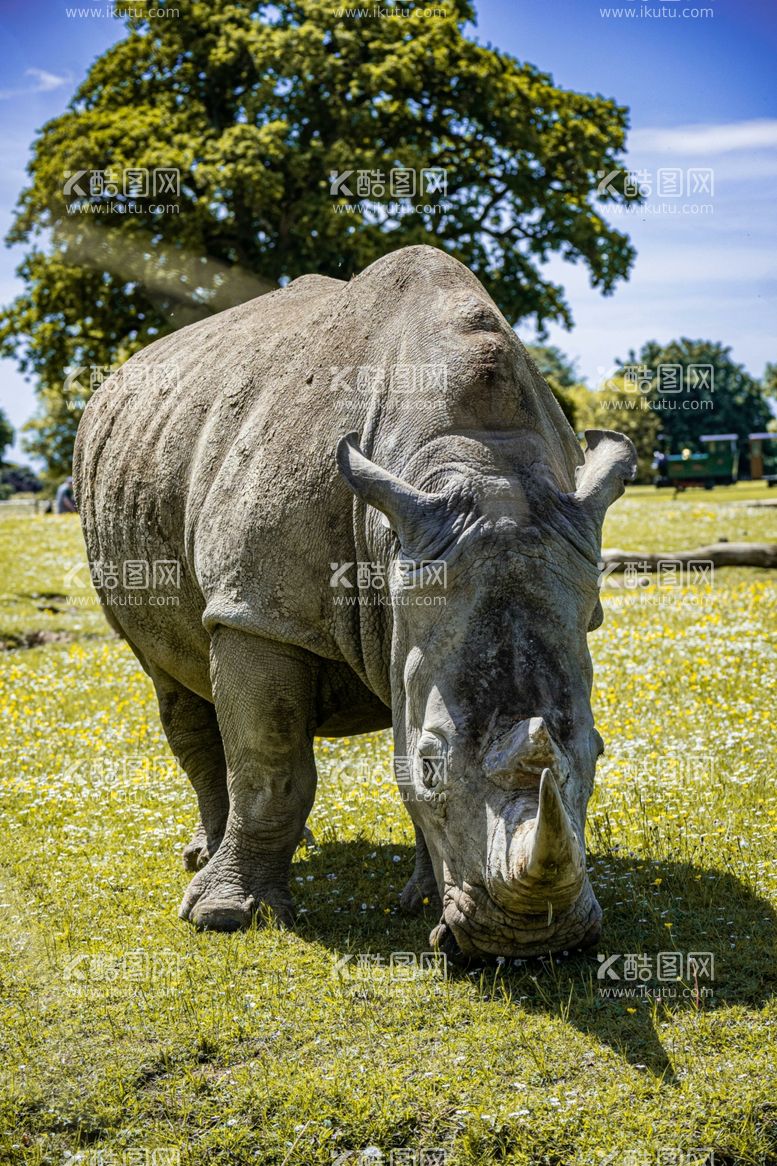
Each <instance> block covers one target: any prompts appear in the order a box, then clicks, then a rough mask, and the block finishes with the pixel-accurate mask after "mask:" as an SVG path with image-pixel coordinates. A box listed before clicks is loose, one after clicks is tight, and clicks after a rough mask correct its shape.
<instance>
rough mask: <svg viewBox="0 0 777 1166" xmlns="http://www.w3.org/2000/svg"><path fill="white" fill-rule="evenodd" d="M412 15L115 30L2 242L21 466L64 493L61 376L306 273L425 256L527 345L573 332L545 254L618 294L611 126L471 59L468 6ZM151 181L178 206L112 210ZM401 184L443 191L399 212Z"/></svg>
mask: <svg viewBox="0 0 777 1166" xmlns="http://www.w3.org/2000/svg"><path fill="white" fill-rule="evenodd" d="M155 7H156V5H155ZM405 7H407V8H409V9H414V14H413V16H412V17H409V18H406V17H403V18H401V19H399V18H396V19H391V18H386V19H373V18H371V17H370V16H367V15H365V16H343V15H337V14H336V10H335V9H333V8H332V7H330V6H329V5H325V4H321V3H320V0H292V2H288V0H279V2H278V3H275V4H271V5H270V4H262V3H258V2H257V0H207V3H206V2H195V3H192V4H190V5H187V7H186V16H185V19H165V18H156V19H148V18H146V17H145V16H143V15H136V16H132V17H129V18H128V19H127V35H126V37H125V38H124V39H123V40H121V41H120V42H119V43H117V44H116V45H114V46H113V47H112V48H110V49H109V50H108V51H107V52H105V53H104V54H103V55H102V56H101V57H100V58H99V59H98V60H97V61H96V62H95V64H94V65H93V66H92V68H91V69H90V71H89V74H88V76H87V77H86V78H85V80H84V81H83V83H82V84H81V85H80V86H79V88H78V90H77V92H76V94H75V96H74V98H73V100H72V102H71V104H70V106H69V108H68V110H67V112H66V113H64V114H63V115H62V116H61V117H58V118H56V119H54V120H53V121H51V122H50V123H48V125H46V126H45V127H44V128H43V130H42V131H41V133H40V135H39V137H38V138H37V140H36V142H35V143H34V149H33V157H32V161H31V163H30V166H29V174H30V184H29V186H28V187H27V188H26V190H25V191H24V192H23V194H22V196H21V199H20V204H19V208H18V213H17V216H16V219H15V222H14V224H13V226H12V229H11V231H10V234H9V236H8V241H9V242H10V243H17V244H18V243H22V244H26V245H27V247H28V251H27V254H26V257H25V258H24V260H23V262H22V264H21V267H20V269H19V273H20V275H21V277H22V279H23V281H24V283H25V290H24V291H23V292H22V294H21V295H20V296H19V297H18V298H17V299H16V301H15V302H14V303H13V304H11V305H10V306H9V307H8V308H7V309H6V310H5V311H4V312H3V313H2V315H0V351H2V352H4V353H5V354H8V353H14V354H16V356H17V358H18V360H19V363H20V365H21V366H22V368H23V369H24V370H25V371H26V372H28V373H29V374H31V375H32V376H34V377H35V378H36V379H37V381H38V384H39V386H40V389H41V392H42V394H43V404H42V415H41V418H40V420H41V422H42V423H41V424H40V425H39V426H38V429H37V430H36V431H35V435H34V436H33V439H32V442H31V446H32V448H33V449H34V450H35V451H36V452H38V453H40V454H42V455H44V456H45V457H46V458H47V459H49V458H53V459H54V461H56V462H57V465H56V466H54V465H52V466H51V467H50V469H51V472H53V473H61V472H62V471H63V470H65V469H66V467H65V466H64V464H63V462H62V457H67V456H68V455H67V450H68V448H69V445H70V444H71V443H72V432H73V431H74V428H75V425H76V423H77V421H78V409H77V408H75V409H74V408H73V407H72V403H71V407H69V408H68V406H67V404H63V401H62V399H61V398H62V397H63V389H62V386H63V382H64V381H65V378H66V377H67V376H68V374H69V373H70V371H71V370H73V369H75V368H88V367H90V366H99V367H105V366H112V365H114V364H116V363H119V362H121V361H122V360H124V359H126V357H127V356H128V355H130V354H131V353H132V352H134V351H136V350H137V349H139V348H141V347H143V346H144V345H145V344H147V343H149V341H151V340H153V339H154V338H156V337H157V336H159V335H161V334H163V333H165V332H168V331H170V330H173V329H176V328H179V327H180V326H182V325H183V324H186V323H189V322H190V321H192V320H195V319H198V318H201V317H202V316H204V315H207V314H209V313H212V312H215V311H219V310H221V309H222V308H225V307H228V306H231V305H232V304H234V303H238V302H242V301H244V300H245V299H248V298H250V297H251V296H253V295H256V294H259V293H260V292H262V291H265V290H268V289H271V288H273V287H278V286H279V285H282V284H283V283H284V282H286V281H287V280H289V279H293V278H294V277H296V276H298V275H301V274H303V273H306V272H311V271H317V272H321V273H323V274H325V275H331V276H339V277H341V278H348V277H350V276H351V275H352V274H353V273H354V272H357V271H359V270H361V269H362V268H364V267H365V266H367V265H368V264H369V263H370V262H372V261H373V260H375V259H376V258H378V257H379V256H381V255H382V254H384V253H385V252H387V251H390V250H393V249H395V248H397V247H400V246H404V245H407V244H413V243H429V244H432V245H434V246H438V247H442V248H445V249H447V250H448V251H450V252H451V253H453V254H454V255H456V256H457V257H458V258H459V259H461V260H462V261H463V262H464V263H465V264H467V265H468V266H469V267H470V268H471V269H472V270H473V271H474V272H475V273H476V274H477V275H478V276H479V278H480V279H481V280H482V282H483V283H484V285H485V287H486V288H487V289H488V291H489V292H490V294H491V295H492V296H493V297H494V299H495V300H496V302H497V304H498V305H499V306H500V308H501V309H502V311H503V312H504V313H505V315H506V316H507V317H508V319H509V320H510V321H511V322H512V323H516V322H517V321H519V320H521V319H526V318H533V319H534V321H535V322H536V324H537V325H538V326H539V328H540V329H541V328H542V326H543V325H544V324H545V323H546V322H549V321H558V322H561V323H562V324H564V325H567V326H569V325H570V324H571V314H570V309H569V305H568V303H567V301H566V299H565V296H564V291H563V288H562V287H561V286H560V285H559V284H557V283H554V282H553V281H552V280H551V279H549V277H548V276H547V274H546V273H545V271H544V266H543V265H544V263H545V261H546V260H547V259H548V258H549V257H550V256H551V255H553V254H554V253H556V254H560V255H562V256H563V257H564V258H565V259H567V260H569V261H570V262H582V263H583V264H584V265H585V266H586V267H587V269H588V272H589V275H590V279H591V282H592V284H593V285H594V286H596V287H598V288H599V289H600V290H601V291H602V292H603V293H605V294H606V293H609V292H611V291H612V290H613V288H614V287H615V286H616V284H617V282H618V281H619V280H622V279H625V278H626V277H627V276H628V273H629V270H630V267H631V264H632V261H633V258H634V251H633V248H632V246H631V245H630V243H629V241H628V239H627V237H626V236H625V235H624V234H622V233H621V232H618V231H616V230H615V229H614V228H613V227H612V226H611V225H610V224H609V223H608V222H607V220H606V219H605V218H603V217H602V215H601V214H600V213H599V210H600V209H601V208H600V206H599V204H600V203H601V202H603V201H607V200H615V201H623V202H625V201H627V200H628V198H629V195H628V193H627V192H626V191H625V190H624V188H623V185H620V186H618V183H617V182H616V183H612V182H610V183H608V184H607V185H606V188H605V189H604V190H603V191H599V190H598V189H597V184H598V179H599V175H600V174H602V173H610V172H612V171H613V170H617V169H618V168H619V167H620V166H621V159H620V151H621V150H622V149H623V147H624V141H625V135H626V130H627V124H628V123H627V111H626V109H625V108H624V107H622V106H620V105H618V104H616V103H615V102H614V101H612V100H609V99H606V98H604V97H601V96H594V95H588V94H583V93H576V92H572V91H569V90H564V89H561V88H559V87H558V86H556V85H554V83H553V81H552V78H551V77H550V76H548V75H547V74H546V73H543V72H541V71H540V70H539V69H538V68H535V67H534V66H533V65H530V64H525V63H521V62H519V61H517V60H515V59H514V58H513V57H511V56H509V55H507V54H506V53H503V52H500V51H498V50H497V49H494V48H492V47H486V46H483V45H481V44H478V43H476V42H475V41H474V40H472V39H470V38H469V37H468V36H467V35H466V34H465V25H466V23H467V21H469V20H470V19H472V18H473V17H474V12H473V10H472V7H471V5H470V4H469V3H468V2H467V0H452V2H451V3H449V4H446V5H445V6H444V9H440V10H439V11H440V13H441V14H437V15H434V16H429V15H425V14H424V6H423V5H416V4H415V3H414V0H409V3H408V4H407V5H406V6H405ZM139 8H140V9H144V11H145V10H146V9H145V8H144V6H143V5H139V6H136V7H135V8H134V9H133V11H134V12H137V11H138V9H139ZM435 12H437V10H435ZM157 168H170V169H173V170H177V171H179V172H180V190H179V192H178V193H176V194H175V195H174V197H172V198H167V199H164V200H162V199H157V200H156V201H155V200H153V199H151V198H148V197H145V196H143V195H141V194H138V193H137V190H135V191H133V189H132V188H130V190H129V193H124V188H123V185H122V181H121V177H122V175H126V173H127V172H128V171H130V172H131V171H137V170H140V171H148V172H149V173H151V172H153V171H154V170H155V169H157ZM397 169H404V170H409V171H412V172H413V173H415V174H416V175H418V174H420V173H421V172H422V171H438V172H442V173H443V174H444V183H443V185H442V187H440V186H439V185H438V187H437V188H436V189H432V190H431V191H426V192H424V194H423V196H422V197H418V196H416V199H413V198H408V197H399V198H393V197H392V194H391V189H390V184H389V181H388V175H389V172H390V171H392V170H397ZM82 172H83V174H84V175H85V177H82V178H79V175H80V174H82ZM95 172H97V173H100V174H102V175H103V176H104V178H105V182H104V183H102V185H101V186H100V188H99V189H97V188H95V189H92V186H91V184H90V183H89V179H88V177H87V176H86V175H89V174H92V173H95ZM360 173H366V174H368V175H372V176H373V178H374V177H375V175H381V174H382V175H383V176H384V177H385V183H386V189H385V191H384V192H383V193H382V194H381V193H379V191H380V187H379V185H378V184H377V182H376V181H373V182H372V184H371V187H370V190H369V191H368V194H367V195H366V196H364V194H363V193H362V194H360V193H359V191H358V189H357V188H356V187H355V186H354V185H353V183H354V182H355V181H356V180H357V177H358V175H359V174H360ZM343 174H350V175H352V176H353V177H349V178H348V181H342V182H341V176H342V175H343ZM113 178H116V184H117V187H118V189H114V188H113V187H112V186H111V185H110V182H109V179H113ZM101 182H102V180H101ZM52 410H53V412H52ZM52 427H53V428H54V429H62V432H63V434H64V440H58V442H57V449H56V450H55V449H52V448H51V438H50V436H49V435H50V433H51V432H52Z"/></svg>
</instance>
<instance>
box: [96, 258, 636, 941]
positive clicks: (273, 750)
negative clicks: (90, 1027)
mask: <svg viewBox="0 0 777 1166" xmlns="http://www.w3.org/2000/svg"><path fill="white" fill-rule="evenodd" d="M635 469H636V458H635V452H634V448H633V446H632V444H631V442H630V441H629V440H628V439H627V438H626V437H624V436H622V435H620V434H617V433H612V432H609V431H591V432H588V433H587V449H586V452H585V456H583V453H582V451H581V447H580V444H579V442H578V440H577V439H576V437H575V434H574V433H573V431H572V429H571V428H570V426H569V424H568V422H567V420H566V419H565V417H564V415H563V413H562V411H561V409H560V408H559V406H558V404H557V402H556V400H555V398H554V396H553V394H552V392H551V390H550V388H549V387H548V385H547V384H546V382H545V381H544V380H543V378H542V377H541V375H540V374H539V372H538V371H537V369H536V367H535V366H534V364H533V363H532V361H531V360H530V359H529V357H528V355H527V352H526V350H525V348H524V347H523V345H522V344H521V343H520V341H519V340H518V338H517V336H516V334H515V332H514V331H513V329H512V328H511V327H510V326H509V324H508V323H507V321H506V320H505V319H504V317H503V316H502V315H501V313H500V312H499V310H498V308H497V307H496V305H495V304H494V302H493V301H492V299H491V298H490V297H489V296H488V294H487V293H486V291H485V290H484V288H483V287H482V285H481V284H480V282H479V281H478V279H477V278H476V277H475V276H474V275H473V274H472V273H471V272H470V271H469V270H468V269H467V268H466V267H464V266H463V265H462V264H461V263H459V262H458V261H457V260H456V259H454V258H453V257H452V256H450V255H449V254H447V253H445V252H443V251H442V250H438V249H435V248H432V247H426V246H414V247H407V248H403V249H401V250H398V251H394V252H392V253H390V254H388V255H386V256H384V257H383V258H381V259H379V260H377V261H376V262H375V263H373V264H372V265H371V266H370V267H368V268H367V269H366V270H364V271H363V272H362V273H361V274H359V275H358V276H356V277H355V278H353V279H351V280H350V281H348V282H344V281H341V280H338V279H332V278H329V277H325V276H320V275H305V276H302V277H301V278H299V279H295V280H294V281H293V282H291V283H290V284H289V285H288V286H287V287H285V288H283V289H279V290H277V291H274V292H272V293H270V294H267V295H263V296H260V297H258V298H257V299H254V300H251V301H250V302H248V303H244V304H242V305H240V306H238V307H235V308H231V309H229V310H228V311H224V312H221V313H219V314H218V315H214V316H211V317H208V318H206V319H203V320H201V321H199V322H197V323H195V324H192V325H190V326H188V327H185V328H182V329H181V330H180V331H178V332H176V333H173V334H171V335H168V336H165V337H163V338H161V339H159V340H157V341H156V342H155V343H153V344H151V345H150V346H149V347H148V348H145V349H144V350H142V351H141V352H139V353H137V354H136V355H135V356H133V357H132V358H131V359H130V360H128V361H127V362H126V363H125V364H124V365H123V366H122V367H121V368H120V369H119V370H118V371H117V372H116V373H115V374H114V375H113V376H112V377H111V378H110V379H109V380H108V381H106V382H105V384H104V385H103V386H102V387H101V388H100V389H99V391H98V392H96V393H95V394H94V396H93V397H92V399H91V400H90V401H89V403H88V405H87V407H86V410H85V412H84V415H83V419H82V421H81V424H80V427H79V431H78V439H77V443H76V452H75V462H74V473H75V478H76V490H77V500H78V506H79V510H80V513H81V518H82V522H83V529H84V534H85V539H86V546H87V551H88V556H89V559H90V560H91V561H92V562H102V563H106V562H107V563H114V564H121V565H122V566H123V570H122V571H121V572H120V574H118V576H117V575H116V574H114V575H113V577H112V578H111V579H110V580H109V581H108V582H104V583H103V585H102V586H101V587H100V588H99V590H100V597H101V601H102V603H103V605H104V607H105V610H106V614H107V616H108V619H109V622H110V623H111V624H112V626H113V627H114V628H115V629H116V630H117V631H118V632H119V633H120V634H121V635H122V636H123V637H124V638H125V639H126V641H127V642H128V644H129V645H130V647H131V648H132V650H133V652H134V653H135V655H136V656H137V658H138V660H139V661H140V663H141V665H142V666H143V668H144V669H145V670H146V672H147V673H148V675H149V676H150V677H151V679H152V681H153V683H154V686H155V688H156V692H157V696H158V701H159V710H160V715H161V720H162V725H163V727H164V730H165V734H166V736H167V739H168V741H169V743H170V746H171V748H172V750H173V753H174V754H175V756H176V757H177V759H178V761H179V762H180V764H181V766H182V767H183V769H184V770H185V771H186V774H187V775H188V777H189V779H190V780H191V783H192V785H193V787H194V790H195V792H196V795H197V799H198V802H199V812H200V824H199V826H198V828H197V830H196V832H195V834H194V837H193V839H192V841H191V843H190V844H189V845H188V846H187V847H186V849H185V851H184V861H185V864H186V866H187V867H188V868H189V869H191V870H193V871H195V872H196V873H195V874H194V877H193V878H192V880H191V883H190V885H189V887H188V890H187V891H186V894H185V896H184V899H183V902H182V904H181V907H180V912H179V913H180V915H181V917H182V918H184V919H188V920H190V921H191V922H192V923H193V924H195V925H197V926H199V927H202V928H212V929H216V930H234V929H238V928H243V927H246V926H247V925H248V924H249V923H250V922H251V920H252V918H254V917H256V916H258V917H259V918H260V919H265V918H267V917H273V918H275V919H276V920H278V921H279V922H280V923H281V924H291V922H292V921H293V904H292V900H291V896H290V892H289V875H290V866H291V861H292V857H293V855H294V852H295V849H296V847H297V846H298V844H299V842H300V839H301V837H302V835H303V831H304V830H305V824H306V820H307V818H308V815H309V813H310V810H311V807H312V805H313V799H314V795H315V790H316V765H315V761H314V751H313V743H314V738H315V737H316V736H317V735H318V736H324V737H337V736H345V735H347V736H351V735H354V734H360V733H369V732H374V731H376V730H382V729H386V728H388V727H392V728H393V735H394V748H395V768H396V771H397V776H398V779H399V781H400V789H401V792H402V794H403V800H404V802H405V804H406V806H407V809H408V811H409V813H410V817H411V818H412V822H413V825H414V828H415V839H416V857H415V869H414V871H413V874H412V877H411V878H410V881H409V883H408V885H407V887H406V888H405V890H404V891H403V893H402V896H401V903H402V905H403V906H404V907H405V908H407V909H409V910H413V909H417V908H419V906H420V905H421V904H422V903H423V902H430V903H431V904H433V905H434V904H436V905H437V908H438V910H439V913H440V915H439V918H440V921H439V923H438V924H437V925H436V926H435V928H434V930H433V931H432V935H431V937H430V940H431V942H432V943H433V944H435V945H436V946H437V947H441V948H442V949H443V950H451V951H454V952H456V953H460V954H463V955H464V956H465V957H466V956H477V957H480V956H493V955H501V956H519V957H525V956H531V955H536V954H540V953H547V952H549V951H559V950H565V949H570V948H577V947H580V946H585V945H588V944H590V943H592V942H594V941H595V939H596V938H598V935H599V931H600V920H601V909H600V907H599V904H598V903H597V901H596V898H595V896H594V893H593V890H592V888H591V884H590V881H589V878H588V873H587V869H586V858H585V840H584V830H585V816H586V807H587V803H588V799H589V795H590V793H591V790H592V785H593V780H594V771H595V767H596V760H597V757H598V755H599V754H600V753H601V752H602V749H603V744H602V739H601V737H600V736H599V734H598V733H597V731H596V729H595V728H594V721H593V715H592V712H591V701H590V697H591V684H592V666H591V659H590V656H589V653H588V648H587V632H589V631H591V630H592V629H594V628H596V627H598V626H599V624H600V622H601V620H602V609H601V606H600V603H599V593H598V571H599V569H598V561H599V555H600V547H601V529H602V522H603V519H604V516H605V511H606V510H607V507H608V506H609V505H610V504H611V503H612V502H613V501H614V500H615V499H616V498H617V497H618V496H619V495H620V494H621V493H622V492H623V489H624V483H625V482H626V481H627V480H629V479H630V478H632V477H633V476H634V473H635ZM144 565H145V567H144ZM127 569H129V577H128V578H127V577H126V576H127V574H128V572H127ZM143 570H145V571H146V572H148V571H153V572H157V571H159V572H161V575H160V578H159V579H157V580H156V582H155V581H154V579H153V578H152V579H151V580H150V582H149V583H148V590H146V591H138V589H137V587H138V580H140V581H141V582H142V581H143ZM133 571H135V575H134V576H133V575H132V572H133ZM360 572H361V574H360ZM365 578H366V579H367V585H366V586H360V582H361V583H363V582H364V580H365ZM109 583H110V586H109ZM117 583H118V585H116V584H117ZM144 585H145V584H144Z"/></svg>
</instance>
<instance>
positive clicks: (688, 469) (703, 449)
mask: <svg viewBox="0 0 777 1166" xmlns="http://www.w3.org/2000/svg"><path fill="white" fill-rule="evenodd" d="M699 445H700V449H699V451H698V452H697V453H694V452H693V451H692V450H691V449H684V450H683V451H682V453H669V454H667V453H659V454H657V455H656V458H655V461H654V462H653V466H654V468H655V470H656V477H655V484H656V486H658V487H662V486H673V487H674V489H675V490H687V489H688V487H689V486H703V487H704V489H705V490H711V489H712V488H713V487H714V486H731V485H733V483H734V482H736V480H737V473H738V470H739V436H738V434H736V433H710V434H706V435H705V436H704V437H700V438H699Z"/></svg>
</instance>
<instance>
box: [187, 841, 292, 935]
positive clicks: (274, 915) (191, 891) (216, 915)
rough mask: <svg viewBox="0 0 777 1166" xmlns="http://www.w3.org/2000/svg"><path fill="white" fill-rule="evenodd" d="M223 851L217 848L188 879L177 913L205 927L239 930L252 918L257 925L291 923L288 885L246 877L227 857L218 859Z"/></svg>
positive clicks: (220, 929) (207, 928)
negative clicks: (199, 869)
mask: <svg viewBox="0 0 777 1166" xmlns="http://www.w3.org/2000/svg"><path fill="white" fill-rule="evenodd" d="M224 853H225V852H224V851H223V850H221V849H219V851H217V853H216V855H215V856H214V858H213V859H212V860H211V861H210V862H209V863H208V865H207V866H205V867H203V869H202V870H201V871H199V873H198V874H196V875H195V876H194V878H193V879H192V881H191V882H190V883H189V886H188V888H187V891H186V894H185V895H184V897H183V901H182V903H181V906H180V908H179V910H178V915H179V917H180V918H181V919H188V920H189V922H190V923H192V924H193V925H194V926H195V927H198V928H201V929H203V930H207V931H242V930H245V928H247V927H250V926H251V923H252V921H253V920H254V919H256V922H257V924H259V925H260V926H261V925H264V924H267V923H269V922H270V921H273V922H275V923H278V924H280V925H282V926H291V925H292V924H293V923H294V909H293V906H292V902H291V895H290V894H289V892H288V889H287V888H285V887H272V886H268V885H267V883H266V882H265V883H264V885H262V883H261V881H260V880H258V879H257V878H256V877H254V878H252V879H250V880H249V879H248V878H246V877H245V876H244V875H242V874H241V872H240V871H238V870H237V869H235V867H234V866H230V864H229V863H228V861H227V860H224V861H221V862H219V859H220V858H221V855H222V854H224Z"/></svg>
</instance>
